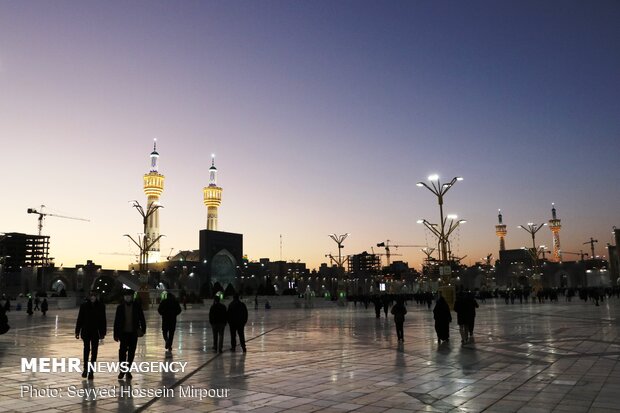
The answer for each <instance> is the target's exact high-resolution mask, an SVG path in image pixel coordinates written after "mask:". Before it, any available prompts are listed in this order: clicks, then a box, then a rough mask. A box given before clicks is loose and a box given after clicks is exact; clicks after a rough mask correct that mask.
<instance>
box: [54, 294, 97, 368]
mask: <svg viewBox="0 0 620 413" xmlns="http://www.w3.org/2000/svg"><path fill="white" fill-rule="evenodd" d="M44 303H45V305H46V306H47V301H45V302H44ZM46 310H47V308H46ZM106 330H107V322H106V317H105V306H104V304H103V303H102V302H100V301H99V300H97V294H96V293H95V292H94V291H91V292H90V294H89V296H88V299H87V300H85V301H84V302H83V303H82V305H81V306H80V312H79V313H78V318H77V321H76V322H75V338H76V339H77V340H79V339H80V338H82V341H83V342H84V367H83V369H82V377H84V378H86V375H88V380H92V379H93V372H92V370H91V369H90V368H89V364H88V362H89V359H88V356H89V355H90V362H92V363H94V362H96V361H97V351H98V349H99V340H103V338H104V337H105V334H106Z"/></svg>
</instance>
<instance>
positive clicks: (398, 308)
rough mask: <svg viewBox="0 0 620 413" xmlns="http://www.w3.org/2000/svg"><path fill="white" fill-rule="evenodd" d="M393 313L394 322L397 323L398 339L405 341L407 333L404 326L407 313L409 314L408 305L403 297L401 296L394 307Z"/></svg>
mask: <svg viewBox="0 0 620 413" xmlns="http://www.w3.org/2000/svg"><path fill="white" fill-rule="evenodd" d="M391 313H392V314H393V315H394V324H396V337H397V338H398V341H402V342H404V341H405V335H404V331H403V326H404V324H405V314H407V307H405V303H404V301H403V299H402V298H399V299H398V301H397V302H396V304H395V305H394V306H393V307H392V311H391Z"/></svg>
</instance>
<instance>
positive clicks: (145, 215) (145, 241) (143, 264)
mask: <svg viewBox="0 0 620 413" xmlns="http://www.w3.org/2000/svg"><path fill="white" fill-rule="evenodd" d="M131 202H133V205H132V206H133V207H134V208H136V211H138V213H139V214H140V216H141V217H142V225H143V231H144V232H143V233H142V234H141V235H140V237H139V238H138V240H137V241H136V240H135V239H134V238H133V237H132V236H131V235H129V234H125V235H124V236H125V237H127V238H129V239H130V240H131V241H132V242H133V243H134V244H135V245H136V246H137V247H138V249H139V250H140V274H141V275H142V273H143V272H144V271H145V270H146V271H148V255H149V250H150V249H151V247H152V246H153V245H155V244H156V243H157V241H159V239H160V238H161V237H163V235H159V236H158V237H157V238H155V239H154V240H151V239H150V238H149V237H148V236H147V222H148V219H149V217H150V216H151V215H153V213H154V212H155V211H157V210H158V209H159V208H163V205H161V204H159V203H155V202H153V203H151V204H149V206H148V207H147V209H146V211H145V210H144V208H142V205H140V203H139V202H138V201H131Z"/></svg>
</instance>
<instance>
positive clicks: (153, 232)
mask: <svg viewBox="0 0 620 413" xmlns="http://www.w3.org/2000/svg"><path fill="white" fill-rule="evenodd" d="M158 163H159V153H158V152H157V139H153V152H151V167H150V171H149V173H147V174H144V194H145V195H146V203H147V210H148V209H149V208H151V206H152V205H153V204H159V198H160V197H161V194H162V193H163V192H164V176H163V175H162V174H160V173H159V171H158V169H159V165H158ZM145 236H146V237H147V239H150V240H155V239H157V237H159V209H156V210H155V211H153V212H152V213H151V214H150V215H149V216H148V218H147V222H146V234H145ZM146 254H147V262H149V263H153V262H159V259H160V249H159V241H157V242H155V243H154V244H153V245H152V246H151V248H149V250H148V251H146Z"/></svg>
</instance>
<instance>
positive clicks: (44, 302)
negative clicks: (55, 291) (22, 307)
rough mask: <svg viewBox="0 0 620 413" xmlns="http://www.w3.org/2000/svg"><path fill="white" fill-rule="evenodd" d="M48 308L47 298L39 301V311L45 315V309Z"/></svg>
mask: <svg viewBox="0 0 620 413" xmlns="http://www.w3.org/2000/svg"><path fill="white" fill-rule="evenodd" d="M48 308H49V305H48V304H47V298H44V299H43V302H42V303H41V313H42V314H43V315H44V316H45V313H47V309H48Z"/></svg>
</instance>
